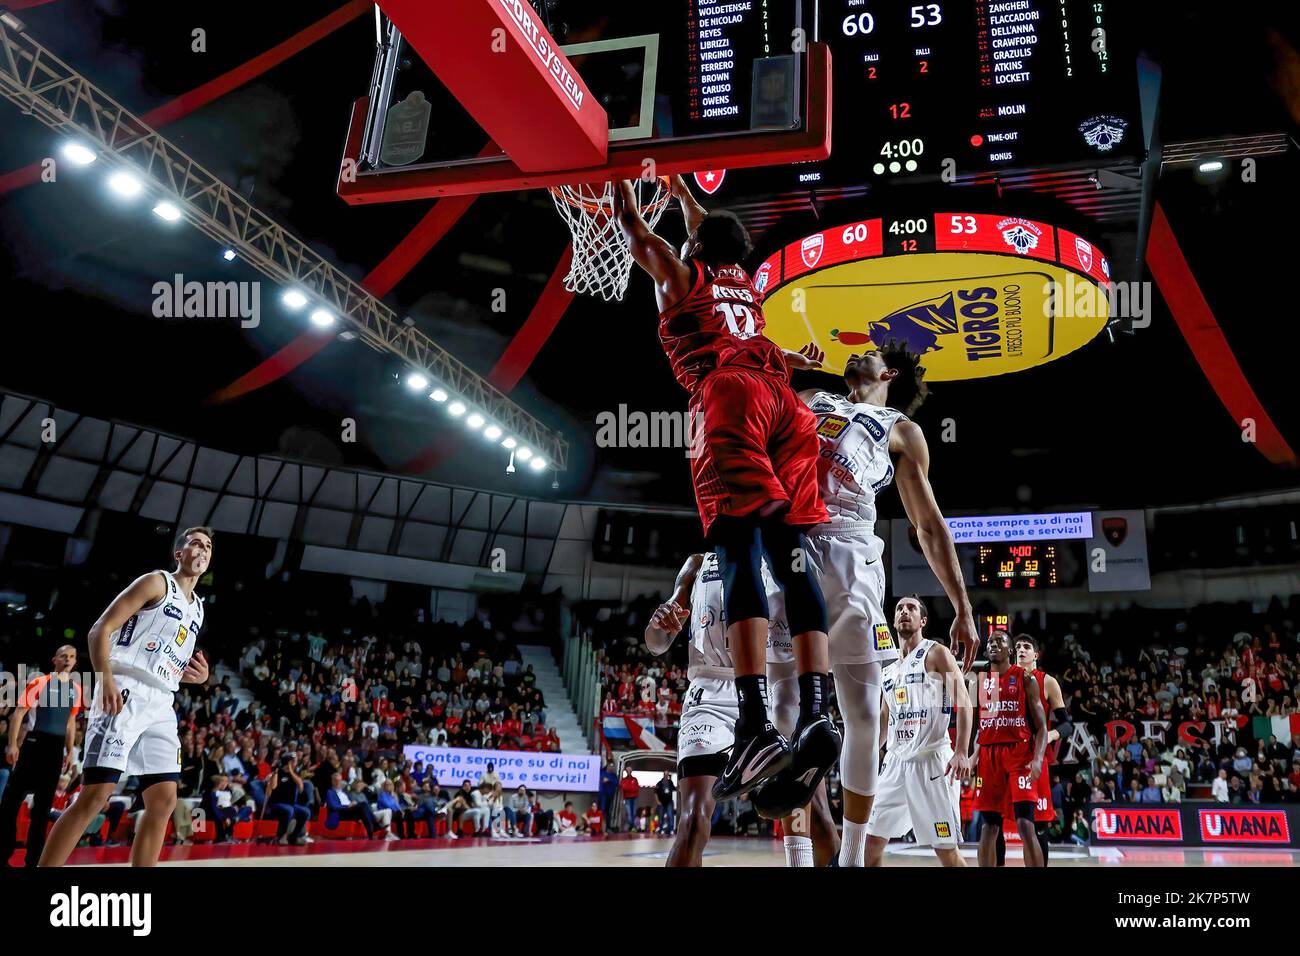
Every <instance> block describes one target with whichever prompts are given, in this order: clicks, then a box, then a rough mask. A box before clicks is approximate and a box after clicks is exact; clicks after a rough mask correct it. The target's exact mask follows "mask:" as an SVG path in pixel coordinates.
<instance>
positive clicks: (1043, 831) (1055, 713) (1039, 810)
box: [999, 634, 1073, 866]
mask: <svg viewBox="0 0 1300 956" xmlns="http://www.w3.org/2000/svg"><path fill="white" fill-rule="evenodd" d="M1015 651H1016V663H1017V664H1019V665H1020V666H1021V667H1023V668H1024V669H1025V671H1026V672H1028V673H1030V674H1032V675H1033V677H1034V680H1036V681H1038V693H1039V697H1040V699H1041V700H1042V704H1043V713H1044V714H1045V715H1047V746H1048V748H1049V749H1048V751H1047V758H1046V759H1045V760H1044V762H1043V763H1044V766H1043V773H1042V775H1041V776H1039V778H1038V801H1037V803H1036V804H1035V805H1034V829H1035V830H1036V831H1037V833H1038V845H1039V847H1041V848H1042V851H1043V866H1046V865H1047V860H1048V855H1049V854H1048V841H1047V828H1048V827H1050V826H1051V825H1052V823H1053V822H1054V821H1055V820H1056V808H1055V807H1054V806H1052V775H1051V774H1050V773H1049V772H1048V770H1047V768H1048V767H1050V766H1051V764H1052V763H1054V762H1055V755H1056V749H1057V748H1056V745H1057V744H1058V743H1059V741H1061V740H1062V739H1066V740H1068V739H1069V737H1070V734H1071V732H1072V730H1073V725H1072V723H1071V721H1070V712H1069V711H1068V710H1066V709H1065V697H1064V696H1063V695H1062V694H1061V685H1060V684H1059V683H1058V682H1057V680H1056V678H1055V677H1053V676H1052V675H1051V674H1048V673H1045V672H1044V671H1043V670H1042V669H1041V668H1040V667H1039V666H1038V657H1039V645H1038V639H1037V638H1036V637H1033V636H1032V635H1029V634H1017V635H1016V636H1015ZM1007 809H1008V810H1009V809H1010V805H1008V808H1007ZM999 865H1001V864H1000V863H999Z"/></svg>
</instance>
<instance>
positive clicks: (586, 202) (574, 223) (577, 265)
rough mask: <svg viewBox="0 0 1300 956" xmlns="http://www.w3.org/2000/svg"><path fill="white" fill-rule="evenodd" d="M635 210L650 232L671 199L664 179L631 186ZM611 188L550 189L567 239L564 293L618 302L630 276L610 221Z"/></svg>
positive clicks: (625, 249) (627, 253)
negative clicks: (566, 227)
mask: <svg viewBox="0 0 1300 956" xmlns="http://www.w3.org/2000/svg"><path fill="white" fill-rule="evenodd" d="M634 184H635V189H636V194H637V204H638V206H639V207H640V209H641V215H642V216H643V217H644V218H645V221H646V223H647V225H649V226H650V228H651V229H653V228H654V227H655V226H656V225H657V224H658V222H659V217H660V216H662V215H663V213H664V209H665V208H667V206H668V200H669V199H670V198H672V187H671V186H670V184H669V182H668V178H667V177H666V176H660V177H659V178H657V179H653V180H650V181H646V180H644V179H637V180H634ZM616 188H617V184H616V183H609V182H607V183H579V184H577V185H573V186H552V187H551V199H552V200H554V202H555V208H556V209H558V210H559V211H560V215H561V216H563V217H564V221H565V222H566V223H568V225H569V232H570V233H572V235H573V264H572V265H571V266H570V267H569V274H568V275H567V276H565V278H564V287H565V288H566V289H568V290H569V291H570V292H585V293H587V294H588V295H599V296H602V297H604V299H605V301H606V302H611V301H622V299H623V295H624V293H626V292H627V282H628V279H629V278H630V276H631V274H632V250H631V248H630V247H629V246H628V244H627V239H626V238H625V237H624V236H623V230H622V229H620V228H619V225H618V221H617V220H616V219H615V218H614V190H615V189H616Z"/></svg>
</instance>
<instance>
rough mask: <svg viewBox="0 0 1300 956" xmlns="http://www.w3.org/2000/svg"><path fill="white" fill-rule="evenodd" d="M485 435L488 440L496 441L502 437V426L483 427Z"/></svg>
mask: <svg viewBox="0 0 1300 956" xmlns="http://www.w3.org/2000/svg"><path fill="white" fill-rule="evenodd" d="M483 437H484V438H486V439H487V440H488V441H496V440H497V439H498V438H500V437H501V427H500V426H499V425H489V426H488V427H487V428H485V429H483Z"/></svg>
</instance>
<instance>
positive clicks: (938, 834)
mask: <svg viewBox="0 0 1300 956" xmlns="http://www.w3.org/2000/svg"><path fill="white" fill-rule="evenodd" d="M926 620H927V612H926V609H925V604H924V603H922V601H921V599H920V598H919V597H917V596H916V595H911V596H909V597H905V598H902V599H901V600H899V602H898V604H896V605H895V606H894V630H895V631H896V632H897V633H898V637H899V643H900V652H901V656H900V657H899V659H898V660H897V661H895V662H894V663H893V664H890V665H889V667H887V668H885V675H884V691H885V709H886V712H887V718H886V719H883V720H882V721H881V724H880V741H881V744H882V745H883V746H884V747H885V748H886V749H887V752H886V756H885V766H884V770H883V772H882V773H881V775H880V783H879V796H878V798H877V799H876V800H875V802H874V803H873V805H872V807H871V818H870V819H869V820H867V865H868V866H880V864H881V861H882V859H883V858H884V855H885V846H886V844H888V843H889V841H890V840H891V839H893V838H895V837H901V836H906V835H907V832H908V831H909V830H910V831H911V832H912V833H913V834H915V836H916V842H917V844H918V845H920V846H931V847H933V848H934V852H935V855H936V856H938V857H939V860H940V862H942V863H943V865H944V866H965V865H966V863H965V861H963V860H962V857H961V850H960V848H959V844H960V842H961V807H960V802H961V797H960V793H961V785H962V782H963V781H965V780H968V779H970V757H969V750H970V728H971V707H970V698H969V697H968V696H967V694H966V680H965V677H964V676H963V675H962V672H961V668H960V667H959V666H958V665H957V661H956V659H954V658H953V656H952V652H951V651H949V650H948V648H946V647H944V646H943V645H942V644H940V643H938V642H936V641H932V640H930V639H928V638H927V637H926V636H925V624H926ZM954 710H955V712H956V714H957V746H956V749H955V750H954V748H953V745H952V742H951V741H950V740H949V738H948V716H949V714H951V713H953V712H954Z"/></svg>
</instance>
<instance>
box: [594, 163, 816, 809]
mask: <svg viewBox="0 0 1300 956" xmlns="http://www.w3.org/2000/svg"><path fill="white" fill-rule="evenodd" d="M673 194H674V195H675V196H676V197H677V199H678V200H679V201H680V203H681V206H682V212H683V215H684V217H685V219H686V228H687V230H688V232H689V235H688V237H687V239H686V242H685V243H684V244H683V246H682V249H681V255H680V256H679V255H678V254H677V252H676V251H674V250H673V248H672V247H671V246H669V245H668V243H667V242H665V241H664V240H663V239H661V238H660V237H658V236H656V235H655V234H654V232H653V231H651V229H650V228H649V226H647V225H646V222H645V220H644V219H643V218H642V216H641V214H640V211H639V209H638V207H637V203H636V195H635V191H634V190H633V187H632V184H631V183H630V182H627V181H623V182H621V183H619V185H618V188H617V189H615V191H614V197H615V198H614V212H615V216H616V217H617V219H618V223H619V226H620V228H621V230H622V232H623V235H624V236H625V237H626V239H627V241H628V245H629V247H630V249H631V254H632V257H633V258H634V259H635V260H636V262H637V264H638V265H640V266H641V268H642V269H644V270H645V271H646V272H648V273H649V274H650V276H651V278H653V279H654V283H655V299H656V301H657V303H658V306H659V314H660V317H659V339H660V343H661V344H662V345H663V348H664V351H665V352H666V353H667V355H668V358H669V360H670V362H671V363H672V368H673V374H674V375H675V376H676V378H677V381H678V382H679V383H680V384H681V385H682V386H683V387H684V388H685V389H686V390H687V391H688V392H689V393H690V395H691V400H690V411H691V415H692V418H693V419H696V420H700V421H701V434H702V438H703V441H702V442H701V446H702V447H701V450H700V453H699V455H698V456H697V457H696V458H695V459H694V460H693V462H692V468H691V477H692V479H693V481H694V484H695V498H696V502H697V504H698V506H699V510H700V518H701V520H702V522H703V525H704V533H705V537H706V538H707V540H708V541H709V543H710V544H711V545H712V546H713V550H714V552H715V554H716V555H717V557H718V567H719V569H720V572H721V575H722V587H723V594H724V606H725V610H726V620H727V622H728V627H727V644H728V646H729V647H730V648H731V655H732V660H733V662H734V665H735V673H736V695H737V700H738V706H739V713H738V715H737V720H736V729H735V734H736V741H735V745H734V746H733V747H732V748H731V752H730V755H729V756H728V758H727V762H726V765H725V766H724V767H723V768H722V770H721V772H720V773H719V775H718V779H717V781H716V782H715V784H714V787H713V795H714V797H715V798H716V799H719V800H721V799H724V798H726V797H730V796H734V795H736V794H740V793H744V792H746V791H749V790H751V789H752V788H754V787H756V786H757V785H758V784H760V783H762V782H763V781H764V780H766V779H767V778H768V777H770V776H771V775H772V774H774V773H777V772H778V771H780V770H782V769H784V768H785V767H787V766H790V767H791V768H792V771H793V773H794V774H795V776H796V778H797V779H798V780H800V781H801V783H802V784H804V785H806V786H807V788H808V791H809V793H811V792H812V790H814V789H816V787H817V785H818V784H819V783H820V782H821V781H822V779H823V778H824V777H825V776H826V773H827V772H828V771H829V770H830V768H831V767H833V766H834V765H835V762H836V760H838V759H839V753H840V734H839V731H838V730H837V729H836V727H835V725H834V723H832V722H831V719H830V717H829V715H828V713H827V706H828V704H827V698H828V696H829V694H828V684H829V679H830V675H829V669H830V665H829V662H828V659H827V638H826V605H825V602H824V600H823V598H822V594H821V589H820V587H819V586H818V584H817V580H816V577H815V576H814V574H813V571H812V568H811V566H810V562H808V561H807V560H806V555H805V547H806V544H807V539H806V537H805V536H804V532H805V531H806V530H807V529H808V528H811V527H812V526H814V525H818V524H821V523H823V522H825V521H826V518H827V514H826V509H825V508H824V507H823V506H822V502H821V497H820V495H819V494H818V491H817V435H816V424H815V422H814V421H813V417H812V415H811V413H809V411H808V409H807V408H806V407H804V405H803V404H802V403H801V402H800V401H799V400H798V398H797V397H796V396H795V394H794V392H793V391H791V389H790V372H789V366H788V365H787V353H784V352H782V350H781V349H780V348H778V347H777V346H776V345H775V344H773V343H772V342H771V341H769V340H768V339H766V338H764V336H763V328H764V325H765V320H764V318H763V309H762V306H761V305H760V304H759V301H760V296H759V294H758V291H757V290H756V289H755V288H754V284H753V282H751V281H750V278H749V276H748V274H746V272H745V270H744V269H742V268H741V267H740V265H739V263H740V262H741V261H743V260H744V258H745V257H746V256H747V255H748V254H749V252H750V248H751V246H750V241H749V234H748V233H747V232H746V231H745V227H744V226H743V225H742V224H741V222H740V220H739V219H737V218H736V217H735V216H734V215H731V214H730V213H726V212H713V213H708V212H706V211H705V210H704V208H703V207H702V206H700V205H699V204H698V203H697V202H695V200H694V199H693V198H692V197H691V195H690V192H689V191H688V190H687V188H686V185H685V184H684V183H683V182H682V180H681V177H676V178H675V180H674V182H673ZM788 354H789V356H790V358H789V361H801V360H800V358H799V357H798V356H797V355H794V353H788ZM765 555H766V556H767V558H768V566H769V567H770V568H771V571H772V574H773V576H774V577H775V578H776V580H777V582H778V583H779V584H780V586H781V591H782V593H783V595H784V597H785V608H786V615H787V617H788V620H789V623H790V631H791V633H792V634H793V635H794V640H793V643H794V652H795V657H796V663H797V667H798V671H799V678H798V685H799V720H798V723H797V724H796V726H795V732H794V739H793V741H792V743H791V742H787V740H786V738H785V737H784V736H783V735H782V734H781V733H780V731H779V730H778V729H777V728H776V727H775V726H774V725H773V724H772V722H771V721H770V720H769V719H768V714H767V685H766V677H765V673H764V670H765V650H766V644H767V622H768V618H769V609H768V602H767V594H766V589H765V588H764V587H763V583H762V580H761V574H760V571H759V569H760V566H761V564H762V559H763V557H764V556H765Z"/></svg>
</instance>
